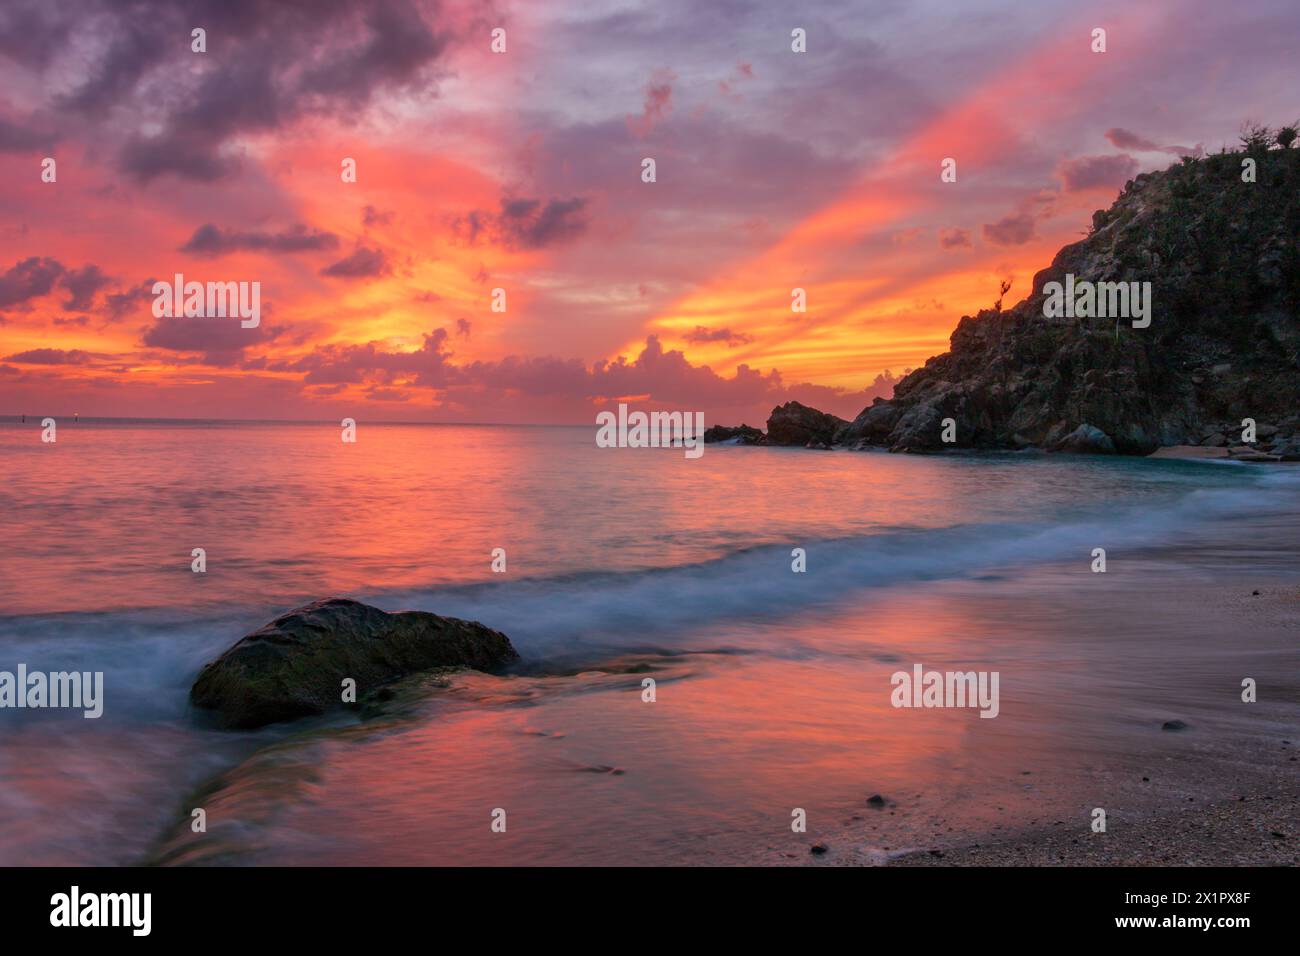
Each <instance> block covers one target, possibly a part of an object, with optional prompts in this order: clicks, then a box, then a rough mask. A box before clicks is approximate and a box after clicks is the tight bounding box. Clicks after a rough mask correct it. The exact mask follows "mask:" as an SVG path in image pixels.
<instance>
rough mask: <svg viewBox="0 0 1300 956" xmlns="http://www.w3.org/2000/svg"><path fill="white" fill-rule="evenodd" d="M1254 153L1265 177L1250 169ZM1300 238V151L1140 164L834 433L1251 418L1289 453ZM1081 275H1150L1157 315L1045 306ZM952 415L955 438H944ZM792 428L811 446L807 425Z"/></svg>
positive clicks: (925, 447) (1085, 435) (979, 444)
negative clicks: (1068, 237)
mask: <svg viewBox="0 0 1300 956" xmlns="http://www.w3.org/2000/svg"><path fill="white" fill-rule="evenodd" d="M1245 158H1251V159H1254V160H1255V163H1256V168H1257V175H1256V181H1255V182H1243V181H1242V168H1243V159H1245ZM1298 243H1300V149H1288V150H1281V149H1274V150H1256V151H1255V152H1253V153H1250V154H1249V155H1247V154H1244V153H1222V154H1219V155H1211V156H1207V157H1204V158H1202V159H1198V160H1193V159H1188V160H1185V161H1184V162H1182V163H1181V164H1178V165H1175V166H1172V167H1171V168H1169V169H1167V170H1164V171H1163V172H1157V173H1147V174H1143V175H1141V176H1138V177H1137V178H1136V179H1134V180H1132V181H1130V182H1129V183H1128V184H1127V185H1126V186H1125V188H1124V190H1123V192H1122V193H1121V195H1120V196H1119V198H1118V199H1117V200H1116V201H1115V203H1114V205H1113V206H1112V207H1111V208H1110V209H1109V210H1102V211H1098V212H1097V213H1096V214H1094V216H1093V229H1092V232H1091V233H1090V234H1089V236H1088V237H1087V238H1086V239H1083V240H1082V241H1080V242H1077V243H1074V244H1072V245H1069V246H1066V247H1065V248H1063V249H1062V250H1061V251H1060V252H1059V253H1057V255H1056V257H1055V259H1054V260H1053V261H1052V264H1051V265H1050V266H1049V267H1048V268H1047V269H1044V270H1043V271H1041V272H1039V273H1038V274H1037V275H1036V276H1034V279H1033V284H1032V288H1031V290H1030V294H1029V295H1028V297H1027V298H1026V299H1025V300H1024V301H1022V302H1020V303H1019V304H1017V305H1016V306H1014V307H1013V308H1011V309H1009V310H1007V311H1001V310H997V309H994V310H985V311H983V312H980V313H979V314H978V315H976V316H974V317H972V316H965V317H963V318H962V319H961V321H960V322H959V323H958V324H957V328H956V330H955V331H954V332H953V333H952V338H951V348H950V350H949V351H948V352H946V353H944V354H943V355H939V356H936V357H934V358H932V359H930V360H929V361H928V362H926V364H925V365H924V367H922V368H920V369H918V370H916V371H915V372H912V373H911V374H910V375H908V376H906V377H905V378H904V379H903V380H902V381H901V382H899V384H898V385H897V387H896V388H895V389H894V395H893V397H892V398H891V399H888V400H880V399H877V400H876V402H875V404H873V405H871V406H870V407H868V408H866V409H864V410H863V411H862V413H861V414H860V415H858V417H857V418H856V419H854V420H853V422H851V423H849V424H847V425H845V426H844V427H842V428H840V429H839V430H838V432H837V433H836V435H835V440H836V441H837V442H838V443H841V444H845V445H848V446H850V447H864V446H867V445H878V446H883V447H886V448H889V449H890V450H893V451H931V450H940V449H944V448H953V447H966V448H1025V447H1030V446H1035V447H1040V448H1045V449H1056V450H1061V451H1076V452H1107V453H1109V452H1117V453H1120V454H1149V453H1151V452H1153V451H1155V449H1157V448H1158V447H1160V446H1165V445H1198V446H1199V445H1202V444H1205V445H1208V446H1234V445H1241V444H1242V441H1243V439H1242V432H1243V420H1244V419H1252V420H1253V421H1254V422H1256V423H1257V428H1256V433H1257V444H1255V445H1254V446H1253V448H1252V449H1251V453H1252V454H1266V455H1267V454H1272V455H1276V457H1279V458H1283V459H1289V458H1291V457H1292V456H1293V455H1294V453H1295V450H1296V449H1297V446H1298V445H1300V441H1298V439H1300V318H1298V317H1300V245H1298ZM1067 274H1070V275H1073V276H1074V277H1075V280H1076V281H1077V280H1086V281H1088V282H1138V283H1142V282H1150V283H1151V299H1150V301H1151V311H1150V325H1149V326H1148V327H1146V328H1135V327H1133V326H1132V324H1131V321H1130V319H1129V318H1119V319H1116V318H1115V317H1114V316H1113V315H1112V316H1110V317H1107V318H1066V317H1051V318H1049V317H1045V315H1044V301H1045V299H1046V297H1047V296H1046V294H1045V291H1044V286H1045V285H1046V284H1047V283H1049V282H1059V283H1063V284H1064V282H1065V281H1066V275H1067ZM799 417H800V418H803V417H805V416H803V415H802V413H801V415H800V416H799ZM945 419H952V425H953V426H955V428H953V427H951V426H950V429H949V431H950V433H951V432H953V431H955V439H956V440H955V442H952V443H946V442H944V441H943V440H942V438H943V431H944V420H945ZM792 438H793V440H794V441H795V442H796V443H800V444H802V443H804V442H803V441H802V439H803V438H804V435H803V433H802V432H799V433H797V434H796V435H792ZM769 439H771V440H773V441H775V439H774V437H773V436H772V435H771V428H770V426H769ZM1279 451H1280V452H1281V454H1278V452H1279ZM1234 457H1236V456H1234ZM1241 457H1244V456H1241Z"/></svg>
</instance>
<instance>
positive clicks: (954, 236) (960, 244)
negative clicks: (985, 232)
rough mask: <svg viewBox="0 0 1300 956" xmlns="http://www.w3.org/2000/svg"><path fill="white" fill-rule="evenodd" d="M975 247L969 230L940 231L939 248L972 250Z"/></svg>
mask: <svg viewBox="0 0 1300 956" xmlns="http://www.w3.org/2000/svg"><path fill="white" fill-rule="evenodd" d="M973 245H974V243H973V242H971V237H970V230H969V229H940V230H939V246H940V248H942V249H970V248H971V247H972V246H973Z"/></svg>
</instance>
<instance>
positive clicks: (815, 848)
mask: <svg viewBox="0 0 1300 956" xmlns="http://www.w3.org/2000/svg"><path fill="white" fill-rule="evenodd" d="M829 849H830V847H828V846H827V845H826V844H825V843H814V844H813V845H812V846H810V847H809V848H808V852H809V853H811V854H812V855H813V856H821V855H822V854H824V853H825V852H826V851H827V850H829Z"/></svg>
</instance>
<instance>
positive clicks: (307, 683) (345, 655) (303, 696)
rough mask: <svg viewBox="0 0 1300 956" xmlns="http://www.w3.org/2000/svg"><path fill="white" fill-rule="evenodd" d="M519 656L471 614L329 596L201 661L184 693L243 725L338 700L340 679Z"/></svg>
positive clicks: (381, 677)
mask: <svg viewBox="0 0 1300 956" xmlns="http://www.w3.org/2000/svg"><path fill="white" fill-rule="evenodd" d="M518 657H519V655H518V654H517V653H516V652H515V649H514V647H513V646H511V644H510V640H509V638H507V637H506V636H505V635H504V634H502V633H501V632H499V631H494V630H492V629H491V628H489V627H484V626H483V625H482V624H478V623H475V622H473V621H461V620H457V619H456V618H451V617H439V616H438V615H437V614H430V613H428V612H426V611H399V612H397V613H389V612H387V611H382V610H380V609H379V608H376V607H371V606H370V605H368V604H362V603H360V602H358V601H349V600H344V599H342V598H331V599H329V600H325V601H316V602H314V603H312V604H308V605H305V606H304V607H300V608H297V609H295V610H293V611H290V612H288V613H287V614H283V615H281V616H280V617H278V618H276V619H275V620H274V621H272V622H271V623H270V624H267V625H266V626H265V627H262V628H259V629H258V630H256V631H254V632H253V633H252V634H249V635H248V636H247V637H245V638H243V639H242V640H240V641H239V642H238V643H236V644H235V645H234V646H233V647H231V648H230V649H229V650H227V651H226V652H225V653H224V654H222V655H221V656H220V657H218V658H217V659H216V660H214V661H211V662H210V663H208V664H207V665H206V666H205V667H204V668H203V670H202V671H201V672H200V673H199V676H198V679H197V680H195V682H194V686H193V687H192V688H191V689H190V701H191V702H192V703H193V704H194V705H195V706H196V707H200V708H203V709H205V710H210V711H213V712H214V714H215V716H216V719H217V722H218V723H219V724H220V725H221V726H223V727H227V728H231V729H249V728H253V727H261V726H263V725H265V724H271V723H276V722H278V721H282V720H294V719H296V718H299V717H307V716H310V715H313V714H322V713H325V712H326V711H328V710H331V709H334V708H337V707H341V706H343V704H342V695H343V681H344V679H346V678H351V679H353V680H355V681H356V689H357V694H358V697H360V696H363V695H365V694H367V693H369V692H370V691H372V690H374V689H376V688H378V687H379V686H380V685H382V684H384V683H387V682H389V681H392V680H396V679H397V678H399V677H404V676H406V675H408V674H413V673H417V672H419V671H424V670H429V669H432V668H440V667H468V668H472V669H474V670H481V671H492V670H497V669H499V668H501V667H503V666H505V665H506V664H509V663H510V662H511V661H513V660H516V659H517V658H518Z"/></svg>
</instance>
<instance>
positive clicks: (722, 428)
mask: <svg viewBox="0 0 1300 956" xmlns="http://www.w3.org/2000/svg"><path fill="white" fill-rule="evenodd" d="M704 440H705V441H706V442H720V441H732V442H735V443H736V444H737V445H763V444H766V442H767V436H766V435H764V434H763V432H762V430H760V429H758V428H755V427H754V426H752V425H736V426H735V427H732V426H730V425H713V426H711V427H709V428H706V429H705V430H704Z"/></svg>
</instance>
